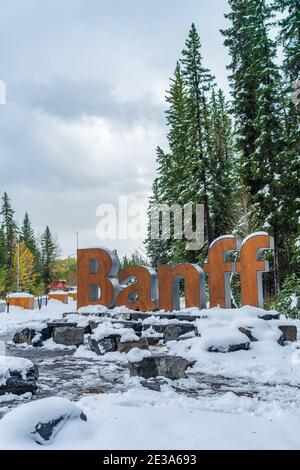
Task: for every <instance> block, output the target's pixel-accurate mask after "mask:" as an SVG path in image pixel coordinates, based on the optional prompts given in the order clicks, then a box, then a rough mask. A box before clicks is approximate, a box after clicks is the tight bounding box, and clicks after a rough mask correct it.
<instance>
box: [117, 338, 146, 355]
mask: <svg viewBox="0 0 300 470" xmlns="http://www.w3.org/2000/svg"><path fill="white" fill-rule="evenodd" d="M148 347H149V345H148V341H147V338H141V339H140V340H139V341H125V342H121V341H120V342H119V344H118V351H119V352H120V353H128V352H129V351H130V350H131V349H133V348H139V349H148Z"/></svg>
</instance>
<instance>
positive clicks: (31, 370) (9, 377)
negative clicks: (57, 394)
mask: <svg viewBox="0 0 300 470" xmlns="http://www.w3.org/2000/svg"><path fill="white" fill-rule="evenodd" d="M16 361H17V362H16ZM0 370H2V372H3V373H4V374H3V376H2V377H1V375H0V383H2V382H4V383H3V384H2V385H0V395H4V394H5V393H12V394H14V395H23V394H24V393H28V392H30V393H32V394H35V393H36V389H37V384H36V381H37V379H38V375H39V374H38V368H37V366H36V365H34V364H33V363H32V362H31V361H29V360H28V359H23V358H15V357H13V358H11V357H5V358H4V359H2V360H1V363H0Z"/></svg>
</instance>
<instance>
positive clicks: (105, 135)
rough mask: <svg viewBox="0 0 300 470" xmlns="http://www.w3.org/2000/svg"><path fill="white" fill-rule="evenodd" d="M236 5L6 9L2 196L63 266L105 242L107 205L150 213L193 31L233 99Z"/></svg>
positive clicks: (102, 2)
mask: <svg viewBox="0 0 300 470" xmlns="http://www.w3.org/2000/svg"><path fill="white" fill-rule="evenodd" d="M227 8H228V7H227V1H226V0H210V1H207V0H151V1H149V0H109V1H108V0H51V1H50V0H45V1H42V0H1V4H0V64H1V67H0V79H1V80H3V81H4V82H5V84H6V93H7V103H6V105H1V106H0V163H1V192H2V193H3V191H4V190H6V191H7V192H8V194H9V196H10V198H11V199H12V202H13V205H14V208H15V210H16V216H17V218H18V219H19V220H21V219H22V217H23V215H24V212H25V211H26V210H27V211H28V212H29V214H30V217H31V219H32V222H33V225H34V227H35V228H36V230H37V231H39V232H41V231H42V230H43V228H44V227H45V225H47V224H48V225H49V226H50V227H51V229H52V230H53V232H54V233H55V234H56V235H57V238H58V241H59V244H60V246H61V249H62V255H65V256H67V255H70V254H72V253H74V251H75V248H76V232H77V231H78V232H79V244H80V247H88V246H96V245H98V244H103V243H105V244H106V246H108V247H110V248H114V247H116V248H117V249H118V251H119V254H120V255H122V254H124V253H125V252H127V253H128V254H130V253H131V252H132V251H133V250H134V249H135V247H137V246H138V245H139V243H140V241H139V240H127V241H126V240H113V241H105V242H103V240H102V241H100V240H99V239H98V238H97V235H96V227H97V223H98V222H99V217H97V216H96V210H97V207H98V206H99V205H100V204H114V205H117V204H118V198H119V197H120V196H127V197H128V198H129V203H130V204H134V203H142V204H144V205H145V204H146V202H147V195H148V194H149V192H150V188H151V184H152V180H153V177H154V176H155V148H156V146H157V145H160V146H162V147H163V148H166V138H165V134H166V129H165V124H164V109H165V104H164V94H165V90H166V89H167V87H168V81H169V77H170V76H172V74H173V70H174V68H175V64H176V60H177V59H178V58H179V56H180V53H181V50H182V48H183V46H184V42H185V39H186V37H187V34H188V30H189V28H190V25H191V23H192V22H195V24H196V26H197V28H198V30H199V33H200V35H201V40H202V45H203V55H204V58H205V65H206V66H208V67H209V68H210V69H211V70H212V72H213V73H214V75H215V76H216V79H217V82H218V85H219V86H220V87H222V88H224V89H225V91H228V88H227V80H226V75H227V73H226V64H227V63H228V56H227V53H226V50H225V48H224V46H223V39H222V36H221V34H220V33H219V29H220V28H222V27H224V25H225V24H226V23H225V20H224V17H223V14H224V12H225V11H226V10H227Z"/></svg>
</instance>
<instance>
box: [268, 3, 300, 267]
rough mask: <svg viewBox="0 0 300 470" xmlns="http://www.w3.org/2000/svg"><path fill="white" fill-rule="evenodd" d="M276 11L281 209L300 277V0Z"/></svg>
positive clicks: (286, 249) (287, 256)
mask: <svg viewBox="0 0 300 470" xmlns="http://www.w3.org/2000/svg"><path fill="white" fill-rule="evenodd" d="M274 10H275V11H279V12H280V13H281V18H280V19H279V21H278V26H279V38H278V39H279V44H280V45H281V46H282V47H283V53H284V61H283V67H282V71H283V77H284V82H283V86H282V97H281V98H282V100H281V102H282V108H283V141H284V155H285V166H284V172H283V175H282V177H281V178H280V190H281V194H282V201H281V212H282V213H283V214H285V216H284V218H283V220H282V222H283V227H282V231H283V233H285V238H284V242H283V258H284V260H285V265H284V269H283V274H287V275H288V274H291V273H293V272H296V273H297V274H298V276H300V246H299V245H300V244H299V240H300V225H299V220H300V200H299V174H300V161H299V155H300V125H299V123H300V99H299V98H300V0H275V2H274ZM286 219H288V220H289V223H288V230H287V225H286Z"/></svg>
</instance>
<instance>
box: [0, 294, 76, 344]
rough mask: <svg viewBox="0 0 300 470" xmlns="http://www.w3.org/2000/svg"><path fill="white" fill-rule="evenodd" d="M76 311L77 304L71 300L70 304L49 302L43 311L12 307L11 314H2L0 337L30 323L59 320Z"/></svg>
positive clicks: (0, 314)
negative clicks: (64, 315)
mask: <svg viewBox="0 0 300 470" xmlns="http://www.w3.org/2000/svg"><path fill="white" fill-rule="evenodd" d="M74 311H76V302H74V301H73V300H72V299H69V303H68V304H63V303H61V302H59V301H56V300H52V299H51V300H49V302H48V305H47V306H45V305H44V306H43V307H42V308H41V310H38V309H35V310H26V309H23V308H20V307H15V306H12V305H11V306H10V309H9V313H7V312H1V313H0V335H5V334H8V333H10V332H12V331H15V330H16V328H18V327H19V326H22V325H24V324H27V323H28V322H29V321H30V322H31V321H37V322H46V321H51V320H59V319H61V318H62V315H63V313H65V312H74Z"/></svg>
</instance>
